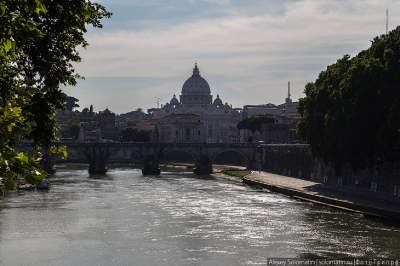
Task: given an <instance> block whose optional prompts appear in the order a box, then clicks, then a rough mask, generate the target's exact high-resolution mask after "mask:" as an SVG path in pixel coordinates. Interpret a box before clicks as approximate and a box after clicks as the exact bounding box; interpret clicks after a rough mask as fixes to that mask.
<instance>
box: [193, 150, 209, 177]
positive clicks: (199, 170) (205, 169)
mask: <svg viewBox="0 0 400 266" xmlns="http://www.w3.org/2000/svg"><path fill="white" fill-rule="evenodd" d="M193 172H194V173H195V174H196V175H209V174H212V172H213V170H212V161H211V160H210V158H208V156H206V155H201V156H200V157H199V158H198V159H197V160H196V163H195V168H194V170H193Z"/></svg>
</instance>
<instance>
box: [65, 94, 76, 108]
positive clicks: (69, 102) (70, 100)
mask: <svg viewBox="0 0 400 266" xmlns="http://www.w3.org/2000/svg"><path fill="white" fill-rule="evenodd" d="M77 102H79V100H78V99H77V98H75V97H71V96H67V97H66V99H65V110H67V111H70V112H72V111H74V108H77V107H79V104H77Z"/></svg>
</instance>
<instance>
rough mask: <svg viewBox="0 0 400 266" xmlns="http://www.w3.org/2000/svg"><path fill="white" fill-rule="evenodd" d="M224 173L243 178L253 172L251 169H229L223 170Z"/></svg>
mask: <svg viewBox="0 0 400 266" xmlns="http://www.w3.org/2000/svg"><path fill="white" fill-rule="evenodd" d="M222 173H223V174H225V175H229V176H233V177H239V178H243V177H245V176H247V175H249V174H250V173H251V171H249V170H239V169H227V170H223V171H222Z"/></svg>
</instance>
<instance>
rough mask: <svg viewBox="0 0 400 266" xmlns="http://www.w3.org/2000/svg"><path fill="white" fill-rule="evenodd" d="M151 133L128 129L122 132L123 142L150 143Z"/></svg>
mask: <svg viewBox="0 0 400 266" xmlns="http://www.w3.org/2000/svg"><path fill="white" fill-rule="evenodd" d="M150 133H151V131H146V130H137V129H132V128H127V129H124V130H122V131H121V133H120V136H121V141H139V142H149V141H150Z"/></svg>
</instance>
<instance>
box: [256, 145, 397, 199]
mask: <svg viewBox="0 0 400 266" xmlns="http://www.w3.org/2000/svg"><path fill="white" fill-rule="evenodd" d="M260 157H261V158H260V160H261V168H262V170H264V171H267V172H271V173H275V174H280V175H287V176H292V177H299V178H305V179H311V180H315V181H319V182H322V183H326V184H327V185H330V186H335V187H343V188H347V189H354V190H368V191H372V192H376V193H378V194H379V193H381V194H383V195H385V196H388V195H390V196H393V197H395V198H400V164H399V163H397V164H395V163H386V164H383V165H381V166H380V167H377V168H376V169H366V170H362V171H353V170H352V169H351V167H349V166H346V167H343V169H342V173H341V175H340V176H338V175H336V173H335V170H334V168H333V167H331V166H329V165H327V164H325V163H323V162H322V161H320V160H317V159H314V158H313V157H312V154H311V150H310V148H309V146H308V145H303V144H271V145H264V146H263V147H262V153H261V154H260Z"/></svg>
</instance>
